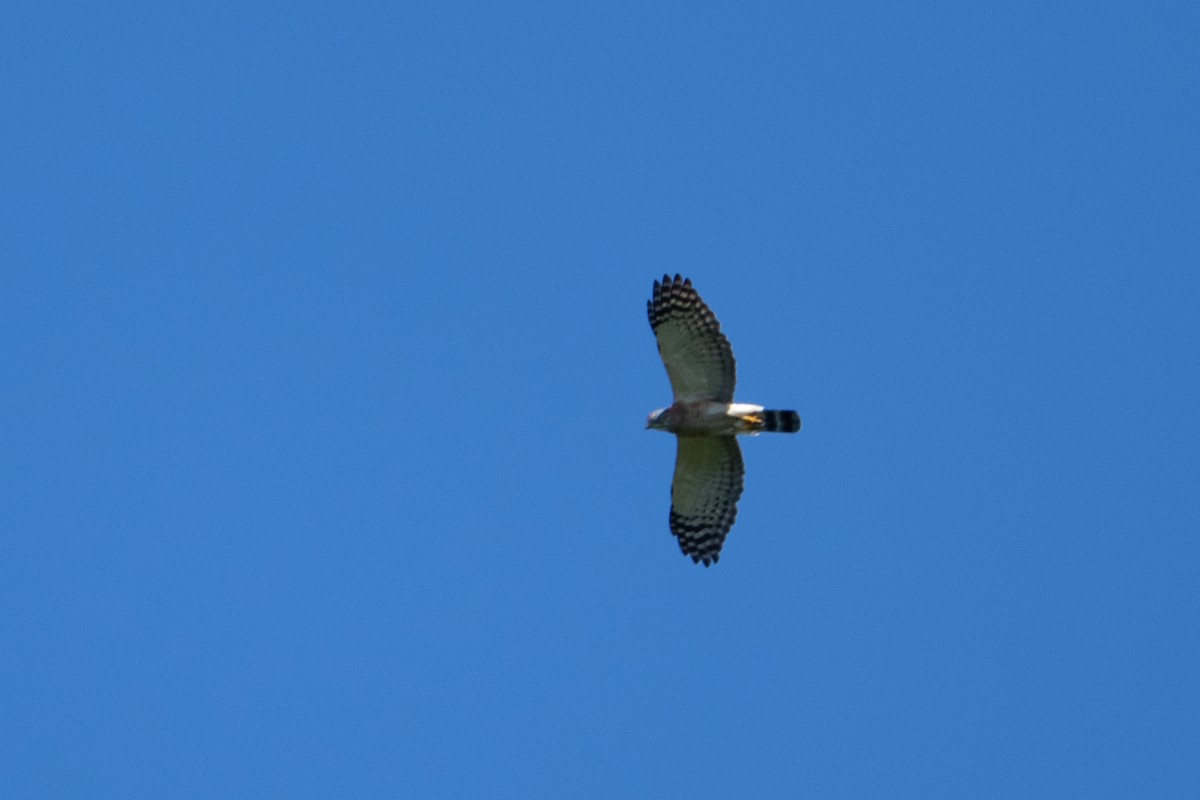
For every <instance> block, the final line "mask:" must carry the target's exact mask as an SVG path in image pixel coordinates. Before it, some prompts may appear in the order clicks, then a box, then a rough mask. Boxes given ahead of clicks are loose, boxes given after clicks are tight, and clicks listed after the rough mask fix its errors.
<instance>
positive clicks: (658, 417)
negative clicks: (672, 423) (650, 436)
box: [646, 408, 667, 430]
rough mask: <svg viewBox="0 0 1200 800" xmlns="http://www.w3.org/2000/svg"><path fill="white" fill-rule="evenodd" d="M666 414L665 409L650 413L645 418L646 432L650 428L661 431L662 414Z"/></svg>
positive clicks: (663, 423)
mask: <svg viewBox="0 0 1200 800" xmlns="http://www.w3.org/2000/svg"><path fill="white" fill-rule="evenodd" d="M666 412H667V410H666V409H665V408H659V409H656V410H654V411H651V412H650V416H648V417H646V430H650V429H651V428H658V429H659V430H662V429H663V427H664V425H665V422H664V420H663V414H665V413H666Z"/></svg>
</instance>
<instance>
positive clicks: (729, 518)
mask: <svg viewBox="0 0 1200 800" xmlns="http://www.w3.org/2000/svg"><path fill="white" fill-rule="evenodd" d="M646 310H647V312H648V314H649V316H650V327H651V328H652V329H653V330H654V337H655V338H656V339H657V340H658V353H659V355H660V356H662V360H663V364H664V365H665V366H666V368H667V377H668V378H669V379H670V381H671V390H672V391H673V392H674V394H675V400H674V402H673V403H672V404H671V406H669V407H668V408H660V409H658V410H657V411H653V412H651V414H650V416H649V417H647V419H646V427H647V428H653V429H654V430H659V431H667V432H668V433H673V434H675V438H676V443H677V447H676V451H675V478H674V480H673V481H672V482H671V516H670V524H671V533H673V534H675V537H676V538H677V539H679V547H680V549H681V550H683V553H684V555H687V556H691V558H692V561H694V562H695V563H697V564H700V563H703V564H704V566H706V567H707V566H709V565H710V564H715V563H717V560H718V559H719V558H720V556H721V545H723V544H725V536H726V535H727V534H728V533H729V529H730V528H731V527H733V520H734V519H735V518H736V517H737V501H738V498H740V497H741V496H742V479H743V477H744V475H745V468H744V467H743V466H742V451H741V449H740V448H739V447H738V443H737V436H738V434H743V433H745V434H750V435H752V436H753V435H757V434H759V433H761V432H763V431H773V432H779V433H795V432H796V431H798V430H800V415H799V414H797V413H796V412H795V411H771V410H768V409H765V408H763V407H762V406H756V405H751V404H749V403H735V402H733V384H734V380H735V378H736V375H735V367H734V361H733V348H731V347H730V346H729V340H728V339H726V338H725V334H723V333H721V325H720V323H718V322H717V318H716V316H715V315H714V314H713V312H712V310H711V309H710V308H709V307H708V306H707V305H706V304H705V303H704V301H703V300H701V299H700V295H699V294H697V293H696V290H695V289H693V288H692V282H691V280H690V279H688V280H685V279H683V278H682V277H680V276H679V275H676V276H675V278H674V280H672V279H671V277H670V276H669V275H664V276H663V279H662V281H661V282H660V281H655V282H654V294H653V295H652V296H651V298H650V302H649V303H647V304H646Z"/></svg>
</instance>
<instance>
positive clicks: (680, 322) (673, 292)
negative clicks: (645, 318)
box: [646, 275, 736, 403]
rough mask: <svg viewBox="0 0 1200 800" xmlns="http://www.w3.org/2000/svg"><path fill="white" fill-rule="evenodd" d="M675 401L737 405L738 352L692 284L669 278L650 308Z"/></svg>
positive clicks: (658, 285)
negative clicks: (736, 365) (735, 387)
mask: <svg viewBox="0 0 1200 800" xmlns="http://www.w3.org/2000/svg"><path fill="white" fill-rule="evenodd" d="M646 310H647V312H648V314H649V317H650V327H651V328H652V329H653V330H654V336H655V338H656V339H657V340H658V353H659V355H661V356H662V360H663V364H665V365H666V367H667V377H668V378H670V379H671V389H672V390H674V392H675V401H676V402H680V401H684V402H687V401H695V400H715V401H717V402H720V403H732V402H733V384H734V380H735V378H736V371H735V365H734V360H733V348H731V347H730V346H729V340H728V339H726V338H725V334H723V333H721V325H720V323H718V322H717V318H716V316H715V315H714V314H713V312H712V309H710V308H709V307H708V306H707V305H705V303H704V301H703V300H701V299H700V295H698V294H697V293H696V290H695V289H693V288H692V282H691V280H683V279H682V278H681V277H680V276H678V275H676V276H675V278H674V280H672V279H671V278H670V277H668V276H666V275H664V276H663V279H662V282H659V281H655V282H654V295H653V297H652V298H651V300H650V302H649V303H648V304H647V308H646Z"/></svg>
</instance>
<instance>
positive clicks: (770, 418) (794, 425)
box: [758, 411, 800, 433]
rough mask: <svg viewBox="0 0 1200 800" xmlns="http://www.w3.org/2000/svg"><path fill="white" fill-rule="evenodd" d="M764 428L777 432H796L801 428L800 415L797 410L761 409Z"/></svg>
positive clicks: (760, 413) (759, 414)
mask: <svg viewBox="0 0 1200 800" xmlns="http://www.w3.org/2000/svg"><path fill="white" fill-rule="evenodd" d="M758 416H760V417H762V421H763V424H762V428H761V429H760V430H764V431H773V432H775V433H795V432H796V431H798V430H800V415H799V414H797V413H796V412H795V411H760V412H758Z"/></svg>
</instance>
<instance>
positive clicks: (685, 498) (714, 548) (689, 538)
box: [671, 436, 746, 567]
mask: <svg viewBox="0 0 1200 800" xmlns="http://www.w3.org/2000/svg"><path fill="white" fill-rule="evenodd" d="M675 438H676V439H677V440H678V441H679V448H678V450H677V451H676V454H675V480H674V481H673V482H672V483H671V533H673V534H675V536H676V537H678V539H679V548H680V549H681V550H683V552H684V554H685V555H689V556H691V557H692V560H693V561H695V562H696V563H697V564H699V563H700V562H704V566H706V567H707V566H708V565H709V564H715V563H717V559H718V558H720V556H721V545H723V544H725V536H726V534H728V533H729V529H730V528H731V527H733V520H734V518H735V517H737V501H738V498H739V497H741V496H742V479H743V477H744V476H745V474H746V470H745V467H743V466H742V451H741V449H740V448H739V447H738V443H737V438H736V437H733V436H677V437H675Z"/></svg>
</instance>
